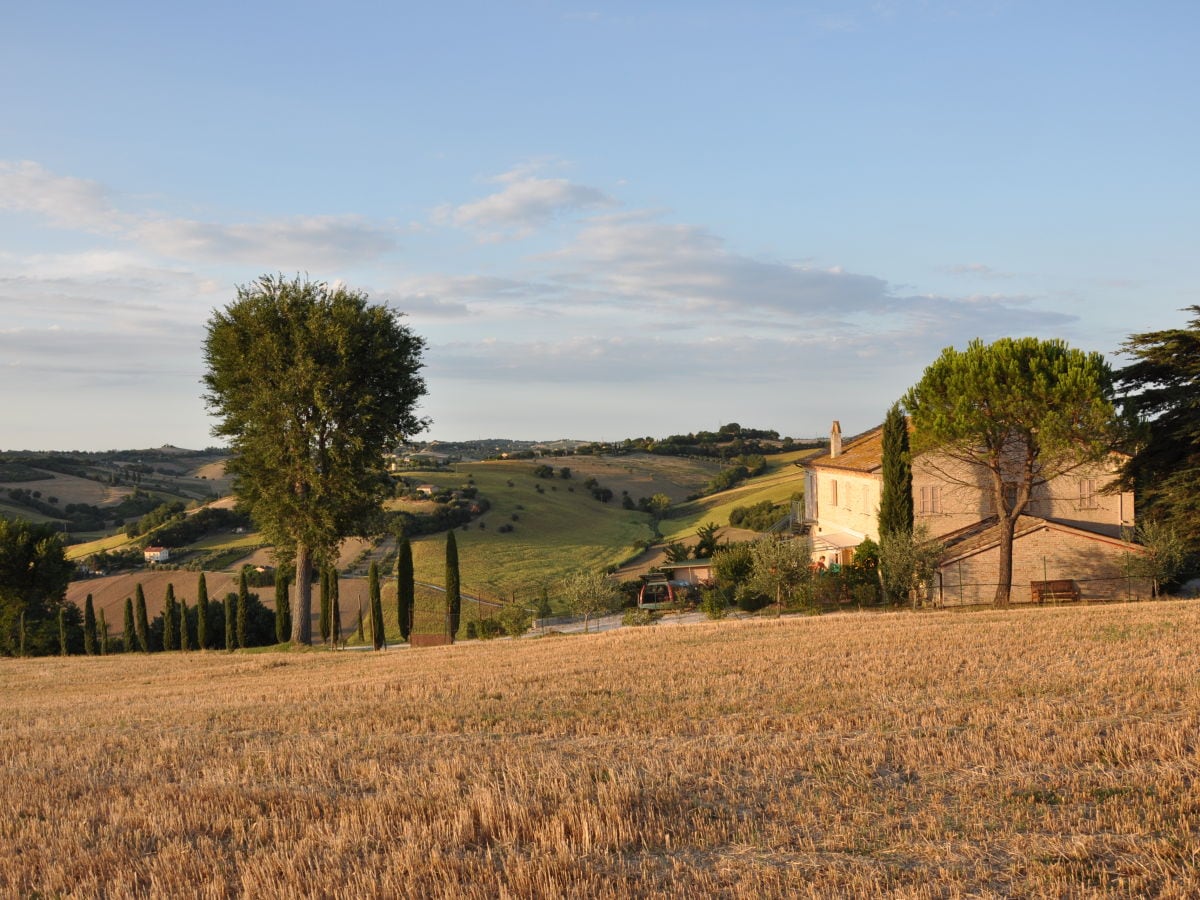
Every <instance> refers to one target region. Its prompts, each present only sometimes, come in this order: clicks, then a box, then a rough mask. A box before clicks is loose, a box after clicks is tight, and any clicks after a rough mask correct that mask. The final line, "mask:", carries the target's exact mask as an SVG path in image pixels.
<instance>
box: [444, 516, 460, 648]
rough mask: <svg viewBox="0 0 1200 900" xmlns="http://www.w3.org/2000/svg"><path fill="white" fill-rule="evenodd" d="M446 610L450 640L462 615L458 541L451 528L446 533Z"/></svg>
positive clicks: (456, 630) (455, 633)
mask: <svg viewBox="0 0 1200 900" xmlns="http://www.w3.org/2000/svg"><path fill="white" fill-rule="evenodd" d="M446 612H447V616H448V619H449V628H450V640H451V641H453V640H454V638H455V636H456V635H457V634H458V622H459V619H460V617H461V616H462V587H461V585H460V584H459V577H458V541H457V540H456V539H455V537H454V530H453V529H451V530H450V531H449V532H448V533H447V535H446Z"/></svg>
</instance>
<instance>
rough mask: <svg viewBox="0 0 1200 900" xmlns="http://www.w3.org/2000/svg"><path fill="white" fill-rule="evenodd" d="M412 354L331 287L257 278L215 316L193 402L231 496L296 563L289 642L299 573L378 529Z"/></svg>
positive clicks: (403, 336) (297, 628)
mask: <svg viewBox="0 0 1200 900" xmlns="http://www.w3.org/2000/svg"><path fill="white" fill-rule="evenodd" d="M423 350H424V341H423V340H422V339H421V338H420V337H418V336H417V335H415V334H413V333H412V332H411V331H410V330H409V329H408V328H407V327H406V326H404V325H402V324H401V323H400V314H399V313H396V312H394V311H393V310H391V309H389V308H388V307H387V306H383V305H377V304H370V303H369V302H368V299H367V296H366V295H365V294H363V293H360V292H358V291H352V290H349V289H347V288H344V287H340V286H330V285H327V284H325V283H322V282H312V281H308V280H307V279H302V278H300V277H296V278H293V279H287V278H284V277H282V276H269V275H268V276H263V277H261V278H259V279H258V280H257V281H255V282H253V283H251V284H249V285H245V286H242V287H239V288H238V290H237V299H236V300H235V301H234V302H233V303H231V304H230V305H229V306H227V307H226V308H225V309H223V310H218V311H216V312H214V314H213V316H212V317H211V319H210V320H209V323H208V335H207V339H206V341H205V360H206V363H207V373H206V374H205V376H204V384H205V386H206V387H207V392H206V393H205V395H204V399H205V400H206V402H207V404H208V407H209V409H210V410H211V411H212V412H213V413H214V414H215V415H216V416H217V418H218V420H219V421H218V424H217V425H216V426H215V427H214V428H213V433H214V434H215V435H217V436H219V437H225V438H228V439H229V441H230V450H231V452H232V455H231V458H230V460H229V463H228V471H229V472H230V473H231V474H232V475H233V478H234V490H235V491H236V493H237V494H238V497H239V499H240V500H241V502H242V503H243V504H244V505H245V506H246V507H247V508H248V510H249V511H250V514H251V515H252V516H253V518H254V520H255V522H256V523H257V524H258V526H259V527H260V528H261V529H262V531H263V532H264V533H265V534H266V536H267V537H268V538H269V539H270V540H271V541H272V542H273V543H274V544H275V545H276V548H277V549H279V550H281V551H282V552H283V553H285V554H288V555H291V556H293V557H294V559H295V561H296V591H295V598H294V600H293V608H294V614H293V616H292V640H293V641H295V642H297V643H308V642H309V641H310V640H311V628H312V623H311V611H312V590H311V572H310V569H311V563H312V560H313V559H314V558H315V559H317V560H319V561H327V560H329V559H330V558H331V556H332V554H333V551H334V549H335V548H336V547H337V545H338V544H339V543H340V542H341V541H342V540H343V539H344V538H346V537H349V536H352V535H366V534H369V533H372V532H373V531H374V530H375V529H376V528H377V527H378V518H379V511H380V504H381V502H382V500H383V499H384V498H385V497H386V496H387V495H388V494H389V492H390V489H391V484H390V482H389V479H388V475H387V471H386V468H385V466H384V453H385V452H386V451H387V450H389V449H391V448H392V447H394V446H395V445H396V444H398V443H400V442H401V441H402V440H404V439H405V438H407V437H410V436H411V435H413V434H415V433H417V432H419V431H421V430H422V429H423V428H424V427H425V424H426V423H425V422H424V421H423V420H422V419H420V418H419V417H418V416H417V413H416V407H417V402H418V400H419V399H420V397H421V396H422V395H423V394H424V393H425V383H424V381H423V379H422V378H421V377H420V374H419V372H420V369H421V367H422V352H423Z"/></svg>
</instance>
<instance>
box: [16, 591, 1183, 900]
mask: <svg viewBox="0 0 1200 900" xmlns="http://www.w3.org/2000/svg"><path fill="white" fill-rule="evenodd" d="M1198 645H1200V606H1198V605H1197V604H1195V603H1154V604H1149V603H1147V604H1139V605H1133V606H1125V605H1119V606H1106V607H1093V608H1086V607H1084V608H1055V609H1032V610H1019V611H993V612H986V613H975V614H954V613H929V614H911V613H908V614H902V613H886V614H879V615H839V616H829V617H822V618H800V619H783V620H781V621H774V620H768V621H763V620H759V621H744V622H735V623H713V624H709V625H698V626H691V627H684V628H665V627H658V628H644V629H625V630H622V631H619V632H611V633H607V634H603V635H592V636H577V637H557V638H552V639H534V640H522V641H496V642H490V643H485V644H475V643H473V644H462V645H458V646H455V647H450V648H441V649H434V650H424V651H420V650H416V651H414V650H407V649H406V650H400V651H395V652H390V653H386V654H375V653H367V652H351V653H328V652H308V653H288V654H285V653H269V652H268V653H260V654H253V655H250V654H243V653H236V654H224V653H203V654H201V653H190V654H180V653H173V654H162V655H155V656H149V657H144V656H141V655H136V654H135V655H133V656H132V657H112V656H110V657H104V658H70V659H59V658H47V659H35V660H4V661H0V691H2V692H3V695H4V698H5V702H4V704H3V706H2V707H0V764H2V765H3V767H4V771H5V773H6V775H7V777H8V780H9V782H10V783H11V784H13V785H17V786H19V790H12V791H9V792H8V795H7V797H6V804H7V806H6V815H4V816H2V817H0V894H3V895H5V896H80V895H83V896H95V895H101V894H104V895H108V896H148V895H162V896H232V895H238V896H242V895H245V896H278V895H281V894H287V895H293V896H429V897H441V896H456V897H479V898H483V897H497V896H515V897H532V896H543V897H544V896H564V897H565V896H569V897H623V896H656V897H657V896H661V897H705V896H726V897H735V896H736V897H741V896H745V897H750V896H753V897H784V896H821V897H842V896H860V897H873V896H904V897H925V896H981V897H990V896H1026V897H1028V896H1088V897H1094V896H1121V897H1129V896H1171V897H1188V896H1197V895H1200V870H1198V869H1197V867H1196V864H1195V861H1196V859H1197V858H1198V857H1200V821H1198V812H1197V811H1198V809H1200V795H1198V793H1197V786H1196V778H1195V770H1196V756H1195V752H1196V751H1195V735H1196V734H1197V733H1198V732H1200V681H1197V679H1196V677H1195V673H1196V666H1195V653H1196V651H1195V648H1196V647H1197V646H1198ZM331 836H333V837H331Z"/></svg>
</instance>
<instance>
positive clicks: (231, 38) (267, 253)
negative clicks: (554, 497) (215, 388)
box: [0, 0, 1200, 450]
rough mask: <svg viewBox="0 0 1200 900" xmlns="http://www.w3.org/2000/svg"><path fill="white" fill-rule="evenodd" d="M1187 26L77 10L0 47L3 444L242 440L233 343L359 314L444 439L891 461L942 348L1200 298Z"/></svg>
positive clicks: (894, 16)
mask: <svg viewBox="0 0 1200 900" xmlns="http://www.w3.org/2000/svg"><path fill="white" fill-rule="evenodd" d="M1198 41H1200V4H1196V3H1194V2H1147V3H1140V4H1133V3H1128V2H1104V0H1095V2H1070V0H1061V2H1045V0H1040V2H1005V0H978V2H970V0H961V2H954V0H946V2H941V0H924V2H919V0H911V2H910V0H894V2H892V0H880V2H855V0H846V2H803V0H797V2H786V3H785V2H778V3H769V2H754V0H744V2H738V3H712V2H704V0H689V2H640V3H625V2H605V3H591V2H582V0H581V2H573V0H564V2H556V0H510V2H505V3H497V2H453V0H450V2H442V3H360V2H355V0H348V2H347V0H341V2H337V3H332V2H330V3H310V2H287V3H261V2H253V0H239V2H237V3H226V2H219V0H218V2H209V3H204V4H176V3H162V2H153V3H150V2H121V0H113V2H111V3H103V4H98V3H83V2H75V3H64V2H55V0H43V2H36V3H35V2H32V0H10V2H9V3H7V4H6V10H5V15H4V26H3V28H0V449H10V450H11V449H78V450H102V449H113V448H131V447H152V446H159V445H162V444H166V443H170V444H175V445H177V446H184V447H196V448H199V447H205V446H210V445H213V444H215V443H217V440H216V439H215V438H214V437H213V436H212V434H211V428H212V426H213V424H214V422H213V420H212V419H211V418H210V417H209V415H208V413H207V410H206V407H205V403H204V400H203V397H202V393H203V388H202V385H201V378H202V376H203V374H204V359H203V343H204V337H205V329H206V323H207V322H208V320H209V318H210V316H212V314H213V312H214V311H215V310H218V309H221V308H223V307H224V306H225V305H227V304H229V303H230V302H232V301H233V300H234V299H235V296H236V290H237V288H238V286H239V285H247V284H250V283H251V282H253V281H254V280H255V279H256V278H258V277H259V276H260V275H263V274H273V273H282V274H285V275H289V276H291V275H296V274H304V275H307V277H309V278H311V279H313V280H317V281H325V282H330V283H337V282H340V283H344V284H346V285H347V286H349V287H351V288H354V289H356V290H361V291H364V292H366V293H367V294H368V295H369V296H370V298H371V300H372V301H373V302H377V303H387V304H388V305H390V306H391V307H393V308H394V309H396V310H397V311H400V312H403V313H404V315H405V319H404V321H405V323H406V324H407V325H408V326H409V327H410V328H411V329H412V330H413V331H415V332H416V333H417V334H419V335H421V336H422V337H423V338H424V339H425V341H426V345H427V346H426V350H425V356H424V363H425V368H424V370H423V374H424V377H425V380H426V383H427V389H428V392H427V394H426V396H425V398H424V399H423V401H422V406H421V409H420V413H421V414H422V415H424V416H426V417H428V418H429V419H430V420H431V425H430V428H429V430H428V431H427V432H426V434H425V435H424V437H425V438H432V439H438V440H470V439H475V438H487V437H507V438H517V439H529V440H553V439H558V438H576V439H581V440H618V439H622V438H625V437H633V436H642V435H649V436H656V437H659V436H665V435H668V434H675V433H686V432H691V431H699V430H716V429H717V428H718V427H719V426H721V425H723V424H727V423H730V422H739V423H741V424H742V425H744V426H748V427H754V428H774V429H776V430H778V431H779V432H780V433H781V434H786V435H792V436H794V437H807V436H814V435H819V434H825V433H828V429H829V424H830V421H831V420H832V419H839V420H840V421H841V423H842V427H843V430H844V431H845V432H846V433H847V434H853V433H855V432H858V431H862V430H864V429H867V428H870V427H872V426H874V425H876V424H878V423H879V422H880V421H882V418H883V415H884V413H885V412H886V410H887V408H888V407H889V406H890V405H891V404H892V403H893V402H894V401H895V400H897V399H898V398H899V397H900V396H901V395H902V394H903V392H904V391H905V390H906V389H907V388H908V387H909V386H910V385H912V384H914V383H915V382H916V381H917V380H919V378H920V376H921V373H922V371H923V370H924V368H925V366H927V365H928V364H929V363H930V362H932V361H933V359H934V358H935V357H936V356H937V355H938V353H939V352H940V351H941V350H942V349H943V348H944V347H947V346H956V347H964V346H965V345H966V343H967V342H968V341H969V340H971V339H972V338H976V337H978V338H982V339H983V340H985V341H991V340H995V339H997V338H1000V337H1004V336H1022V335H1034V336H1038V337H1044V338H1062V339H1065V340H1066V341H1067V342H1068V343H1070V344H1071V345H1072V346H1076V347H1079V348H1082V349H1085V350H1096V351H1100V352H1103V353H1105V354H1108V355H1110V356H1111V359H1112V361H1113V363H1114V365H1117V366H1120V365H1122V364H1124V362H1125V361H1124V360H1123V359H1122V357H1120V356H1119V355H1118V351H1119V349H1120V346H1121V344H1122V342H1123V341H1124V340H1125V339H1126V338H1127V337H1128V336H1129V335H1130V334H1131V333H1136V332H1144V331H1150V330H1156V329H1161V328H1167V327H1172V326H1175V325H1182V324H1183V323H1184V322H1185V321H1186V318H1187V317H1186V316H1185V314H1184V313H1182V312H1180V310H1181V309H1182V308H1184V307H1187V306H1190V305H1193V304H1197V303H1200V291H1198V289H1197V279H1196V278H1195V269H1196V263H1197V260H1200V254H1198V252H1197V251H1198V249H1200V246H1198V245H1200V240H1198V239H1200V177H1198V175H1197V166H1196V158H1197V152H1198V148H1200V140H1198V139H1200V115H1197V113H1198V112H1200V109H1198V106H1200V102H1198V97H1200V90H1198V88H1200V77H1198V76H1200V56H1198V55H1197V53H1196V50H1195V48H1196V46H1197V43H1198Z"/></svg>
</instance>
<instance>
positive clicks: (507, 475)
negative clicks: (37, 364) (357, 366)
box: [68, 451, 805, 621]
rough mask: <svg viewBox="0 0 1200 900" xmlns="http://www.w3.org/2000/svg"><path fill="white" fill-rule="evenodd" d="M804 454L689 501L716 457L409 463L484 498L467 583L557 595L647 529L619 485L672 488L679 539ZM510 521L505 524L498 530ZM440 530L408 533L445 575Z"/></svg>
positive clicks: (795, 484) (772, 489) (464, 562)
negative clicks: (607, 495)
mask: <svg viewBox="0 0 1200 900" xmlns="http://www.w3.org/2000/svg"><path fill="white" fill-rule="evenodd" d="M804 455H805V452H803V451H802V452H798V453H790V454H783V455H780V456H778V457H770V458H768V469H767V472H766V473H764V474H763V475H761V476H759V477H757V478H754V479H751V480H750V481H748V482H746V483H745V484H744V485H741V486H739V487H737V488H735V489H733V490H732V491H727V492H724V493H722V494H718V495H715V496H713V497H707V498H703V499H701V500H698V501H694V502H692V503H685V502H684V501H685V498H686V497H687V496H689V495H691V494H694V493H696V492H698V491H700V490H701V489H702V488H703V486H704V485H705V484H706V483H707V482H708V481H709V480H710V479H711V478H712V477H713V475H714V474H715V473H716V472H718V471H719V470H720V467H719V465H718V464H717V463H714V462H712V461H709V460H690V459H681V458H677V457H669V456H656V455H651V454H629V455H623V456H611V457H592V456H580V457H564V458H561V459H554V460H545V461H543V460H514V461H489V462H474V463H460V464H459V465H458V466H457V467H456V469H455V470H453V471H452V470H440V471H430V472H417V473H412V474H411V475H410V477H412V478H413V479H415V480H418V481H428V482H430V483H433V484H435V485H436V486H438V487H442V488H458V487H463V486H466V485H468V484H472V485H474V486H475V487H476V488H477V489H478V491H479V493H480V494H481V495H482V496H484V497H486V498H487V499H488V501H489V502H490V503H491V508H490V510H489V511H488V512H487V513H486V514H485V515H483V516H482V517H480V518H479V519H478V520H476V521H474V522H472V523H471V524H470V525H469V526H468V527H467V528H466V529H465V530H461V529H460V530H459V531H458V532H456V537H457V540H458V544H459V559H460V568H461V573H462V584H463V590H464V591H465V592H467V593H470V594H478V595H480V596H483V597H485V598H491V599H512V598H513V597H514V596H515V597H516V598H517V599H518V600H520V601H521V602H522V603H525V604H527V605H530V606H532V605H535V604H536V602H537V599H538V598H539V597H540V596H541V593H542V591H543V590H544V589H547V588H549V589H550V591H551V596H552V598H553V584H554V583H555V582H556V581H558V580H559V579H561V578H563V577H564V576H566V575H568V574H570V573H571V572H574V571H577V570H579V569H604V568H606V567H608V566H610V565H618V564H620V563H622V562H624V561H626V560H628V559H629V558H631V557H632V556H634V555H636V554H637V552H638V551H639V550H640V549H641V548H642V547H643V546H645V544H646V543H647V542H649V541H651V540H653V538H654V528H653V524H652V522H651V520H650V517H649V516H648V515H646V514H645V513H641V512H637V511H631V510H626V509H624V508H622V505H621V496H622V492H628V494H629V496H630V497H631V498H633V499H634V500H635V501H636V500H637V499H638V498H640V497H646V496H651V495H653V494H656V493H664V494H666V495H667V496H669V497H671V498H672V500H673V501H674V502H676V503H678V504H679V506H678V507H676V514H675V515H674V516H673V517H672V518H670V519H667V520H665V521H663V522H662V523H661V525H660V527H661V528H662V531H663V533H664V535H666V536H667V537H668V538H672V539H673V538H675V537H677V536H678V537H684V538H686V537H690V536H691V535H693V534H694V533H695V529H696V526H698V525H700V524H703V523H704V522H707V521H717V522H718V524H721V525H724V524H726V523H727V522H728V517H729V511H730V510H731V509H732V508H734V507H735V506H746V505H752V504H753V503H756V502H758V501H760V500H763V499H772V500H778V501H781V502H785V501H786V500H787V499H788V498H789V497H790V496H791V495H792V493H793V492H795V491H798V490H800V489H801V488H802V485H803V473H802V472H801V470H800V469H799V468H798V467H796V466H795V465H794V464H793V463H794V462H795V461H796V460H797V459H799V458H802V457H803V456H804ZM543 462H545V463H546V464H552V465H553V467H554V470H555V477H554V478H549V479H547V478H538V477H535V476H534V474H533V472H534V469H535V468H536V467H537V466H538V465H540V464H542V463H543ZM563 466H567V467H569V468H570V470H571V477H570V478H567V479H564V478H562V477H561V469H562V467H563ZM588 478H595V479H596V480H597V481H598V482H599V484H600V485H601V486H603V487H607V488H609V489H611V490H612V491H613V499H612V500H611V501H610V502H609V503H602V502H599V501H597V500H596V499H594V498H593V497H592V496H591V494H590V492H589V491H588V490H587V489H586V488H585V487H584V486H583V484H584V481H585V480H586V479H588ZM539 488H540V489H541V490H540V491H539ZM430 505H431V504H422V503H412V502H408V501H397V502H394V503H391V504H389V507H390V508H405V509H409V510H411V511H420V510H421V509H422V508H428V507H429V506H430ZM514 516H515V517H516V518H515V519H514ZM506 526H507V527H510V528H511V530H509V531H502V530H501V528H502V527H506ZM445 541H446V538H445V533H444V532H443V533H440V534H436V535H425V536H420V537H416V538H414V539H413V558H414V563H415V567H416V576H417V579H418V580H419V581H427V582H430V583H433V584H439V585H440V584H443V583H444V580H445ZM127 543H129V542H127V541H126V540H125V538H124V537H123V536H114V537H109V538H105V539H102V540H98V541H96V542H93V543H90V544H82V545H77V546H75V547H72V548H70V549H69V551H68V553H69V556H70V557H71V558H84V557H86V556H88V555H90V554H91V553H94V552H96V551H97V550H100V549H115V548H118V547H121V546H124V545H126V544H127ZM261 545H262V538H261V535H259V534H257V533H246V534H235V533H233V532H229V533H221V534H216V535H210V536H207V537H205V538H203V539H201V540H199V541H197V542H195V543H193V544H190V545H188V546H187V547H178V548H172V549H173V551H174V552H173V555H174V557H175V558H177V559H179V558H183V559H186V558H187V556H186V554H187V553H188V552H189V551H196V552H206V553H212V554H216V555H215V556H214V557H213V562H212V565H209V564H206V565H209V567H210V568H213V567H218V568H222V569H226V570H229V571H232V570H233V568H234V567H236V566H238V565H241V564H242V563H243V562H247V561H249V562H252V563H255V564H266V565H272V564H273V559H272V555H271V553H270V551H269V550H256V548H258V547H260V546H261ZM220 551H227V552H224V553H221V552H220ZM393 554H394V543H393V542H392V541H391V540H390V539H385V540H384V541H383V542H382V543H381V545H380V547H379V548H378V549H372V546H371V544H369V543H365V542H362V541H347V542H346V544H345V545H344V546H343V548H342V553H341V555H340V559H339V567H340V568H341V569H342V571H343V572H345V571H346V570H347V568H348V567H350V566H351V564H352V563H356V562H357V564H355V565H354V566H353V574H355V575H365V573H366V568H367V564H368V562H369V560H370V559H376V560H378V561H380V562H381V563H383V565H384V567H385V570H386V571H388V572H390V569H391V561H392V559H393ZM142 575H143V572H142V571H141V570H138V571H134V572H131V573H126V574H125V575H123V576H118V577H117V579H116V580H115V581H114V582H113V584H114V585H116V586H114V587H111V588H109V587H106V588H105V591H106V592H107V591H109V590H111V591H112V593H114V594H119V595H120V599H123V598H124V597H125V596H127V595H128V594H129V593H131V592H132V585H133V584H134V583H135V582H136V581H138V580H139V579H140V578H141V577H142ZM187 578H194V576H189V575H185V576H184V580H186V579H187ZM164 587H165V583H164ZM176 588H177V589H178V584H177V585H176ZM77 593H79V589H76V588H72V596H74V595H75V594H77ZM260 593H263V594H264V595H269V592H260ZM148 597H149V594H148ZM264 599H265V597H264ZM110 621H112V619H111V618H110Z"/></svg>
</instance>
